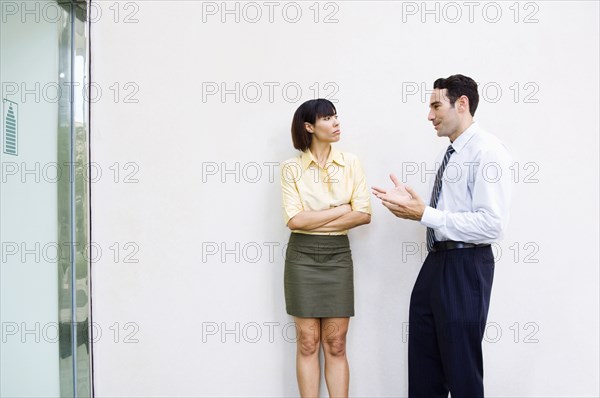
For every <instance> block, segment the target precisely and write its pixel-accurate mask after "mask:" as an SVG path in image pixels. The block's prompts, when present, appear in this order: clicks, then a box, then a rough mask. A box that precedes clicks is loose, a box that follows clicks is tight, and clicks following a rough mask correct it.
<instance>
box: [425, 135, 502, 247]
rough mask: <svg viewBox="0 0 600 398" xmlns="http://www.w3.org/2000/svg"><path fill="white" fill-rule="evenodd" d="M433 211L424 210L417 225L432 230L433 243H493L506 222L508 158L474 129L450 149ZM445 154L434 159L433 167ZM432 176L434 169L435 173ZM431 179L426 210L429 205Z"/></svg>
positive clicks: (499, 144)
mask: <svg viewBox="0 0 600 398" xmlns="http://www.w3.org/2000/svg"><path fill="white" fill-rule="evenodd" d="M452 147H453V148H454V151H455V152H454V153H453V154H452V156H451V157H450V161H449V162H448V165H447V166H446V169H445V170H444V176H443V180H442V190H441V192H440V198H439V200H438V204H437V208H432V207H431V206H427V207H426V208H425V212H424V213H423V217H422V219H421V224H423V225H425V226H427V227H430V228H433V229H434V232H435V239H436V241H444V240H454V241H461V242H468V243H492V242H494V241H496V240H498V239H499V238H501V236H502V234H503V232H504V230H505V228H506V225H507V223H508V218H509V202H510V195H511V190H512V178H511V177H512V176H511V170H510V167H511V165H512V158H511V156H510V154H509V153H508V150H507V148H506V146H504V144H503V143H502V142H501V141H500V140H499V139H498V138H497V137H495V136H493V135H491V134H489V133H488V132H486V131H484V130H482V129H481V128H480V127H479V125H478V124H477V123H473V124H472V125H471V126H470V127H469V128H467V129H466V130H465V131H464V132H463V133H462V134H461V135H460V136H459V137H458V138H457V139H456V140H454V142H453V143H452ZM445 153H446V149H444V150H443V151H442V152H441V154H440V155H439V156H438V161H437V163H436V165H438V167H439V164H440V163H441V160H442V159H443V157H444V154H445ZM436 171H437V167H436ZM434 182H435V174H434V175H433V177H432V178H431V182H430V189H429V195H428V196H427V198H426V199H425V200H426V202H425V203H426V204H429V203H430V197H431V191H432V189H433V184H434Z"/></svg>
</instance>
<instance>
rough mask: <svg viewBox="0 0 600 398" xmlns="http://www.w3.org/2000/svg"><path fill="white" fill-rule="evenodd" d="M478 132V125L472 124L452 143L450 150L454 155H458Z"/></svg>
mask: <svg viewBox="0 0 600 398" xmlns="http://www.w3.org/2000/svg"><path fill="white" fill-rule="evenodd" d="M478 131H479V125H478V124H477V123H475V122H473V123H472V124H471V125H470V126H469V127H467V129H466V130H465V131H463V132H462V134H461V135H459V136H458V138H457V139H455V140H454V142H453V143H452V148H454V151H455V152H456V153H460V151H461V150H462V149H463V148H464V147H465V145H467V143H468V142H469V140H470V139H471V138H473V136H474V135H475V134H476V133H477V132H478Z"/></svg>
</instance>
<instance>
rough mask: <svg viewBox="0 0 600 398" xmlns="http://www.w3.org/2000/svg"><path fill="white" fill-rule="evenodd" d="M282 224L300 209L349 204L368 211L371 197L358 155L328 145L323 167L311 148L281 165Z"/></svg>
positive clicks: (339, 232)
mask: <svg viewBox="0 0 600 398" xmlns="http://www.w3.org/2000/svg"><path fill="white" fill-rule="evenodd" d="M281 189H282V194H283V214H284V219H285V224H286V225H287V223H288V221H290V219H291V218H292V217H294V216H295V215H296V214H298V213H300V212H301V211H303V210H307V211H310V210H313V211H319V210H326V209H329V208H331V207H335V206H340V205H343V204H348V203H349V204H350V205H351V206H352V210H353V211H354V210H356V211H362V212H363V213H368V214H371V196H370V195H369V192H368V190H367V182H366V178H365V174H364V172H363V169H362V167H361V165H360V162H359V160H358V158H357V157H356V156H355V155H353V154H350V153H346V152H340V151H338V150H336V149H335V148H334V147H331V151H330V153H329V157H328V158H327V162H326V163H325V167H321V166H319V164H318V163H317V161H316V160H315V158H314V156H313V154H312V153H311V152H310V149H307V150H306V151H305V152H302V154H300V155H299V156H296V157H294V158H291V159H288V160H286V161H285V162H284V163H283V166H282V167H281ZM293 232H297V233H303V234H309V235H345V234H347V233H348V230H344V231H336V232H311V231H301V230H294V231H293Z"/></svg>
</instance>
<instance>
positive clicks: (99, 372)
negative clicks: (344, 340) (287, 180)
mask: <svg viewBox="0 0 600 398" xmlns="http://www.w3.org/2000/svg"><path fill="white" fill-rule="evenodd" d="M127 4H129V6H126V3H120V6H119V7H120V8H118V9H119V11H120V14H119V15H118V18H116V17H117V15H116V14H115V12H116V8H115V6H113V8H112V9H109V6H111V4H102V15H101V17H98V18H97V21H95V22H94V24H93V26H92V54H93V56H92V62H93V65H92V68H93V70H92V77H93V80H94V81H95V82H96V83H97V85H98V87H101V89H102V93H103V94H102V97H101V98H98V99H97V101H96V102H94V103H93V104H92V139H91V145H92V160H93V161H94V162H97V164H98V166H99V167H100V168H101V170H102V172H103V174H102V177H101V178H97V179H96V181H95V182H94V184H93V186H92V211H93V213H92V226H93V227H92V228H93V233H92V240H93V241H94V242H95V243H96V244H97V245H98V247H100V248H101V249H102V254H103V255H102V256H101V257H99V258H98V259H97V260H96V262H95V264H94V266H93V318H94V322H95V323H96V324H97V325H96V326H97V329H98V330H101V331H102V336H101V337H99V338H98V341H97V342H96V344H95V349H94V354H95V361H94V370H95V389H96V394H97V395H98V396H167V395H168V396H294V395H297V388H296V380H295V368H294V355H295V345H294V343H293V342H291V340H292V339H293V337H294V329H293V328H288V326H289V324H290V322H291V321H292V319H291V317H289V316H288V315H287V314H286V313H285V305H284V297H283V264H284V258H283V255H282V248H283V246H284V245H285V243H286V242H287V238H288V235H289V232H288V231H287V230H286V228H285V227H284V225H283V219H282V214H281V210H280V204H281V202H280V187H279V182H278V171H279V168H278V166H272V164H278V162H280V161H283V160H284V159H286V158H288V157H290V156H292V155H293V154H294V153H295V152H294V150H293V148H292V144H291V138H290V133H289V126H290V122H291V118H292V114H293V112H294V110H295V109H296V108H297V107H298V106H299V105H300V103H301V102H303V101H305V100H307V99H310V98H313V97H314V96H315V95H317V94H315V89H316V87H318V88H319V93H318V95H319V96H327V95H330V94H332V93H333V92H334V91H336V92H335V94H334V95H333V96H332V97H333V98H334V99H336V100H338V102H337V106H338V112H339V114H340V117H341V122H342V140H341V142H340V143H339V144H338V148H341V149H343V150H347V151H350V152H354V153H356V154H357V155H358V156H359V157H360V159H361V160H362V162H363V164H364V166H365V169H366V173H367V178H368V182H369V184H371V185H381V184H383V185H387V184H388V180H387V175H388V174H389V173H390V172H395V173H397V174H398V175H402V174H403V168H404V171H405V173H404V174H405V177H406V179H405V180H406V181H407V182H408V183H409V184H411V185H413V186H414V187H415V188H416V189H417V190H418V191H419V192H421V193H422V194H425V193H426V190H427V188H426V187H427V185H426V181H425V179H424V178H421V172H423V171H424V170H425V169H428V170H432V169H434V168H435V166H434V157H435V155H436V154H437V153H438V151H439V150H441V149H442V148H443V147H445V146H446V145H447V141H446V140H444V139H438V138H437V137H436V136H435V133H434V131H433V129H432V128H431V125H430V123H429V122H428V121H427V120H426V116H427V112H428V109H427V102H426V101H427V97H423V98H422V95H421V94H424V93H423V90H424V89H425V88H426V89H429V88H430V87H431V86H432V83H433V81H434V80H435V79H436V78H438V77H446V76H448V75H450V74H454V73H463V74H466V75H469V76H471V77H473V78H474V79H475V80H477V81H478V82H479V83H480V88H482V90H483V89H485V92H484V93H482V98H481V102H480V106H479V109H478V111H477V117H476V119H477V121H478V122H479V123H480V124H481V125H482V126H484V127H485V128H487V129H488V130H490V131H491V132H493V133H495V134H496V135H498V136H499V137H500V138H501V139H502V140H503V141H504V142H505V143H506V144H507V145H508V146H509V147H510V148H511V151H512V154H513V156H514V159H515V161H516V162H517V163H518V164H515V175H514V177H515V180H516V184H515V194H514V198H513V205H512V221H511V224H510V227H509V230H508V232H507V234H506V236H505V238H504V240H503V241H502V242H500V243H499V245H498V246H497V247H496V250H497V254H498V257H499V259H498V263H497V267H496V274H495V281H494V288H493V292H492V302H491V309H490V313H489V317H488V322H489V328H488V335H487V338H486V342H485V343H484V355H485V375H486V376H485V383H486V393H487V395H488V396H490V397H499V396H502V397H517V396H518V397H540V396H544V397H550V396H556V397H562V396H589V397H591V396H598V394H599V385H598V373H599V369H598V363H599V355H598V352H599V348H598V340H599V339H598V337H599V336H598V330H599V328H598V312H599V311H598V310H599V308H598V301H599V295H598V278H599V274H598V131H599V126H598V105H599V103H598V102H599V101H598V91H597V88H598V83H599V82H598V11H599V10H598V3H596V2H588V1H582V2H569V3H564V2H550V1H548V2H539V1H538V2H530V3H527V5H526V4H525V3H519V4H517V3H514V4H517V6H515V5H514V4H513V3H512V2H498V3H485V2H477V3H476V4H475V6H474V8H471V11H472V14H471V16H470V15H469V10H470V9H469V8H468V7H472V6H468V5H465V4H464V3H463V2H458V3H452V4H451V5H450V6H448V5H446V3H435V2H429V3H427V5H426V6H425V5H424V3H421V2H414V3H413V2H404V3H403V2H366V1H353V2H330V3H327V4H326V3H320V4H317V7H318V8H319V10H320V14H319V18H318V21H319V22H318V23H315V22H314V17H315V13H314V9H315V6H314V5H313V3H312V2H298V3H286V2H276V3H275V6H274V8H272V11H273V14H272V19H273V21H272V22H270V21H269V6H268V5H265V3H263V2H258V3H253V4H252V5H250V6H248V5H246V3H238V2H229V3H227V7H228V9H230V10H235V8H234V7H238V8H237V10H239V12H237V14H238V16H239V23H236V22H235V17H236V11H234V12H233V13H232V14H224V15H221V11H222V9H223V7H225V6H224V4H223V3H221V2H200V1H170V2H165V1H161V2H158V1H138V2H130V3H127ZM436 4H437V5H436ZM95 5H96V8H100V6H98V4H97V3H96V4H95ZM126 7H130V8H126ZM257 7H258V8H259V9H260V10H261V11H262V16H261V18H258V20H257V22H255V23H252V22H251V20H255V19H257V18H256V15H257V14H256V11H257ZM286 7H287V8H286ZM296 7H297V8H300V9H301V11H302V15H301V18H300V20H299V22H297V23H291V22H288V21H289V20H291V19H293V18H295V15H296V14H295V9H296ZM311 7H313V8H312V9H311ZM424 7H427V8H428V9H430V10H435V7H438V8H437V9H438V10H439V13H438V15H437V16H438V17H439V22H436V21H435V18H436V14H435V11H433V12H434V13H433V14H426V13H424ZM456 7H459V8H456ZM511 7H512V8H511ZM284 9H285V10H286V12H287V13H286V14H284V15H285V18H287V19H288V21H286V19H285V18H284V17H283V16H282V11H283V10H284ZM498 9H499V10H500V12H501V15H500V16H499V20H498V21H497V22H495V23H494V22H493V21H494V20H495V19H498V17H497V15H498V14H496V12H497V10H498ZM517 9H518V11H519V13H518V15H517V14H516V10H517ZM457 10H460V12H461V13H462V17H461V18H460V20H458V21H456V22H452V20H456V18H457V14H456V12H457ZM484 10H485V11H484ZM203 11H204V12H203ZM213 11H216V12H217V13H216V14H214V15H213V14H212V12H213ZM332 12H333V13H335V14H334V16H333V17H334V18H336V19H337V22H335V23H323V19H324V17H325V16H327V15H329V14H331V13H332ZM127 16H129V21H130V22H131V23H124V18H125V17H127ZM221 16H223V17H224V18H225V22H222V21H221ZM526 17H528V19H527V20H528V21H529V22H531V23H525V22H524V20H525V19H526ZM422 18H424V22H422ZM470 18H471V21H470ZM515 18H516V20H517V22H515ZM115 20H116V21H117V22H115ZM534 20H537V22H536V21H534ZM128 82H129V83H131V85H130V86H125V84H127V83H128ZM236 82H239V83H240V88H239V90H237V94H238V95H239V101H236V98H235V92H236V89H235V84H236ZM115 83H117V86H114V84H115ZM288 83H290V84H288ZM315 83H317V85H316V86H314V84H315ZM328 83H329V85H328V86H326V84H328ZM221 84H225V85H226V88H228V89H231V90H233V93H230V94H227V95H226V96H225V98H224V100H222V99H221V97H220V95H219V94H216V95H209V94H210V92H209V91H206V90H207V89H213V88H214V87H217V88H218V89H219V90H220V89H221ZM286 84H288V86H286V87H287V88H288V91H287V92H282V88H283V87H284V85H286ZM422 85H424V86H423V88H421V87H422ZM110 87H113V88H112V89H111V88H110ZM115 87H118V89H119V93H120V96H119V98H118V99H115V98H114V94H115V92H116V91H117V90H116V89H115ZM257 87H260V88H262V96H261V97H260V98H257V97H258V96H257V92H256V88H257ZM269 87H273V92H272V96H271V98H270V97H269V95H270V93H269ZM297 87H300V88H301V90H302V95H301V96H299V98H297V99H296V98H294V97H295V96H296V95H295V92H294V89H295V88H297ZM311 87H313V88H311ZM415 88H416V89H417V90H418V93H417V94H415V95H412V94H410V93H412V92H414V91H409V90H412V89H415ZM498 90H500V91H498ZM127 94H131V96H130V98H129V102H128V100H127V99H125V98H124V97H125V95H127ZM203 94H204V97H205V98H203ZM409 94H410V95H409ZM517 94H518V98H515V96H516V95H517ZM330 97H331V95H330ZM131 100H137V102H131ZM255 100H256V101H255ZM253 101H254V102H253ZM272 162H274V163H272ZM115 163H118V164H117V165H115ZM415 164H416V165H417V166H418V169H419V172H418V173H417V174H416V175H408V173H407V172H408V170H410V168H411V167H413V166H414V165H415ZM257 165H258V166H257ZM236 167H238V169H237V170H238V171H237V172H236V171H233V172H231V173H226V172H223V171H224V170H225V169H227V170H236V169H235V168H236ZM271 167H272V169H271ZM117 170H118V171H119V173H118V175H117ZM257 170H259V171H260V173H261V174H260V176H257V174H256V173H257ZM271 171H273V174H274V176H273V177H272V178H271V175H270V172H271ZM517 171H518V172H517ZM214 173H216V174H214ZM127 176H129V182H127V178H125V177H127ZM236 178H239V181H236ZM373 207H374V215H373V221H372V223H371V224H370V225H368V226H365V227H361V228H358V229H357V230H354V231H352V232H351V235H350V238H351V242H352V249H353V257H354V262H355V285H356V317H355V318H353V319H352V321H351V327H350V332H349V340H348V352H349V360H350V366H351V390H350V391H351V395H354V396H406V394H407V343H406V333H405V332H406V325H407V322H408V304H409V297H410V292H411V289H412V285H413V283H414V281H415V279H416V276H417V273H418V271H419V268H420V266H421V262H422V258H421V253H418V254H417V255H412V254H410V250H412V249H413V248H414V247H415V245H419V244H422V243H423V242H424V236H425V229H424V228H423V227H421V226H419V225H418V224H416V223H411V222H407V221H400V220H398V219H395V218H394V217H392V216H391V215H390V214H389V213H388V212H387V210H386V209H384V208H383V207H381V206H379V204H378V203H377V202H376V201H375V200H374V201H373ZM128 242H129V243H130V246H125V245H126V244H127V243H128ZM115 243H117V244H118V246H115ZM222 245H224V247H222ZM236 245H237V246H236ZM215 247H216V248H217V249H218V253H217V254H211V253H212V251H211V250H213V249H214V248H215ZM236 247H237V248H239V249H238V250H236ZM257 248H258V249H260V251H257ZM269 248H273V255H272V258H271V256H270V250H269ZM222 249H225V250H229V252H225V253H224V252H223V251H222ZM223 253H224V258H223V259H222V258H221V254H223ZM116 254H119V257H118V258H115V255H116ZM128 254H129V255H130V258H129V260H131V261H135V260H137V261H138V262H126V260H125V258H124V256H125V255H128ZM236 255H238V256H239V258H236ZM203 257H204V258H203ZM117 323H118V324H117ZM227 330H230V332H227ZM117 331H119V332H120V333H119V334H117ZM286 332H287V336H288V337H286ZM257 333H259V334H257ZM127 336H129V337H127ZM236 339H237V340H238V341H236ZM323 391H325V390H323Z"/></svg>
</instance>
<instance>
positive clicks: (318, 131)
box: [305, 115, 340, 142]
mask: <svg viewBox="0 0 600 398" xmlns="http://www.w3.org/2000/svg"><path fill="white" fill-rule="evenodd" d="M305 126H306V129H307V131H308V132H310V133H312V134H313V139H315V140H317V141H322V142H337V141H339V140H340V122H339V120H338V116H337V115H331V116H324V117H320V118H318V119H317V121H316V122H315V124H310V123H306V124H305Z"/></svg>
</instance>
